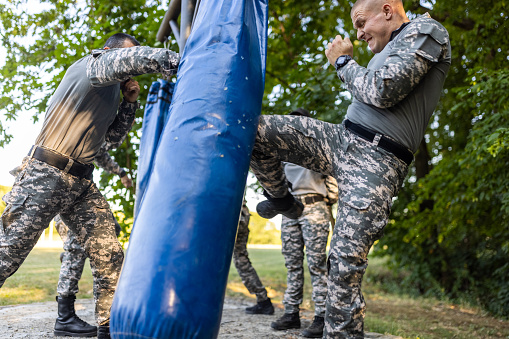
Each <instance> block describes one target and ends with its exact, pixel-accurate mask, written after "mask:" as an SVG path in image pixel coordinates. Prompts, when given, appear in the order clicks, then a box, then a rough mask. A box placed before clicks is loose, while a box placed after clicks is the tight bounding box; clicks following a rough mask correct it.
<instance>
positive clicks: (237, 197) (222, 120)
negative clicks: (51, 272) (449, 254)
mask: <svg viewBox="0 0 509 339" xmlns="http://www.w3.org/2000/svg"><path fill="white" fill-rule="evenodd" d="M266 39H267V2H266V0H261V1H260V0H202V1H201V4H200V7H199V11H198V14H197V16H196V18H195V23H194V26H193V31H192V33H191V35H190V37H189V39H188V41H187V44H186V47H185V50H184V53H183V56H182V60H181V63H180V66H179V71H178V78H177V83H176V88H175V93H174V96H173V101H172V104H171V106H170V116H169V119H168V122H167V123H166V125H165V127H164V130H163V133H162V135H161V138H160V141H159V145H158V147H157V151H156V154H155V159H154V165H153V169H152V172H151V176H150V180H149V182H148V187H147V190H146V192H145V195H144V198H143V200H142V202H141V205H140V209H139V212H138V216H137V218H136V222H135V225H134V230H133V234H132V235H131V239H130V243H129V249H128V252H127V256H126V260H125V262H124V267H123V269H122V274H121V276H120V280H119V283H118V286H117V291H116V293H115V297H114V301H113V306H112V311H111V327H110V330H111V335H112V337H113V338H165V339H166V338H179V339H181V338H183V339H185V338H215V337H217V334H218V332H219V325H220V321H221V314H222V307H223V299H224V293H225V289H226V282H227V278H228V271H229V267H230V263H231V257H232V251H233V245H234V242H235V234H236V229H237V223H238V220H239V214H240V208H241V205H242V198H243V192H244V186H245V182H246V177H247V172H248V168H249V160H250V156H251V152H252V148H253V143H254V139H255V135H256V129H257V122H258V118H259V114H260V111H261V101H262V96H263V88H264V73H265V57H266Z"/></svg>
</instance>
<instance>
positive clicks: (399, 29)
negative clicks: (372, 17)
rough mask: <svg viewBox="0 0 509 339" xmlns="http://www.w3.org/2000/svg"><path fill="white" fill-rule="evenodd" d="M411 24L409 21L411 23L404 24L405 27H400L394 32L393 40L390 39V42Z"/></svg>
mask: <svg viewBox="0 0 509 339" xmlns="http://www.w3.org/2000/svg"><path fill="white" fill-rule="evenodd" d="M409 23H410V21H409V22H405V23H403V25H401V26H400V27H399V28H398V29H397V30H395V31H393V32H392V33H391V38H390V40H389V41H392V39H394V38H395V37H396V35H398V34H399V33H401V31H402V30H403V28H405V27H406V26H407V25H408V24H409Z"/></svg>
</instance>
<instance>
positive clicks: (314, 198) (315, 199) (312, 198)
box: [298, 194, 324, 205]
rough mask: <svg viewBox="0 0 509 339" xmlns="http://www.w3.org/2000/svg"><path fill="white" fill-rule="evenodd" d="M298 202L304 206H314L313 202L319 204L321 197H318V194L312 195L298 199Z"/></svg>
mask: <svg viewBox="0 0 509 339" xmlns="http://www.w3.org/2000/svg"><path fill="white" fill-rule="evenodd" d="M298 198H299V200H300V201H301V202H302V203H303V204H304V205H311V204H314V203H315V202H319V201H323V199H324V198H323V195H320V194H316V195H312V196H309V195H308V196H305V197H298Z"/></svg>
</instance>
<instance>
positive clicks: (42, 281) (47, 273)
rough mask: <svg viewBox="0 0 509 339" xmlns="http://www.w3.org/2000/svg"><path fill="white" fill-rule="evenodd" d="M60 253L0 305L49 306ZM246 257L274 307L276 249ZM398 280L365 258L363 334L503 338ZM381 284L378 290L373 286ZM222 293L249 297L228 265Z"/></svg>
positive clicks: (39, 262)
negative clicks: (410, 292)
mask: <svg viewBox="0 0 509 339" xmlns="http://www.w3.org/2000/svg"><path fill="white" fill-rule="evenodd" d="M60 252H61V250H60V249H35V250H34V251H32V253H31V254H30V255H29V257H28V258H27V260H26V261H25V263H24V264H23V265H22V266H21V267H20V269H19V270H18V272H16V273H15V274H14V275H13V276H12V277H10V278H9V279H7V281H6V283H5V285H4V286H3V288H1V289H0V306H1V305H13V304H25V303H33V302H43V301H53V300H55V295H56V285H57V281H58V274H59V269H60V261H59V254H60ZM249 256H250V259H251V261H252V263H253V266H254V267H255V269H256V270H257V272H258V274H259V276H260V278H261V280H262V282H263V283H264V284H265V286H266V287H267V289H268V291H269V296H270V297H271V298H272V299H273V301H275V302H277V303H280V302H281V301H282V298H283V293H284V290H285V286H286V268H285V266H284V260H283V256H282V255H281V251H280V250H279V249H249ZM305 279H306V281H305V284H304V288H305V290H304V303H303V305H302V307H303V308H304V309H308V310H312V309H313V304H312V302H311V300H310V299H311V282H310V278H309V272H307V268H306V270H305ZM397 279H398V276H397V275H394V274H392V273H391V272H389V271H388V270H387V269H386V268H385V261H384V260H383V259H379V258H371V259H370V266H369V267H368V271H367V273H366V275H365V279H364V285H363V291H364V296H365V298H366V303H367V314H366V322H365V323H366V327H365V330H366V331H370V332H377V333H387V334H392V335H399V336H402V337H404V338H411V339H417V338H419V339H427V338H430V339H443V338H455V339H472V338H505V339H507V338H509V321H507V320H501V319H496V318H493V317H490V316H488V315H486V314H485V313H483V312H482V311H481V310H479V309H477V308H475V307H469V306H466V305H457V304H452V303H449V302H447V301H441V300H435V299H429V298H428V299H424V298H412V297H409V296H406V295H404V294H402V293H398V291H397ZM382 280H384V281H386V283H384V285H380V284H379V281H382ZM226 294H227V295H228V296H230V297H237V298H252V300H253V302H254V301H255V298H254V296H251V295H250V294H249V293H248V291H247V289H246V288H245V287H244V285H243V284H242V282H241V280H240V277H239V276H238V274H237V272H236V270H235V267H234V266H233V264H232V265H231V267H230V274H229V279H228V285H227V290H226ZM91 297H92V274H91V272H90V265H89V264H88V261H87V264H86V265H85V272H84V273H83V277H82V279H81V281H80V293H79V294H78V298H91Z"/></svg>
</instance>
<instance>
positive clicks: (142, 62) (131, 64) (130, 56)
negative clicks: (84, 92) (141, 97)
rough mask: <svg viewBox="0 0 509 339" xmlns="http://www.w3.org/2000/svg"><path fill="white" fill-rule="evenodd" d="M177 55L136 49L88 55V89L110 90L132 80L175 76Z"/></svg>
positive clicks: (148, 48)
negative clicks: (104, 87)
mask: <svg viewBox="0 0 509 339" xmlns="http://www.w3.org/2000/svg"><path fill="white" fill-rule="evenodd" d="M178 64H179V55H178V53H175V52H173V51H170V50H168V49H165V48H152V47H148V46H136V47H129V48H112V49H106V50H104V49H100V50H93V51H92V58H90V60H89V61H88V64H87V76H88V78H89V79H90V82H91V83H92V86H110V85H113V84H116V83H119V82H122V81H124V80H127V79H129V78H131V77H133V76H136V75H141V74H146V73H161V74H162V75H164V76H171V75H173V74H175V73H176V72H177V68H178Z"/></svg>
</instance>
